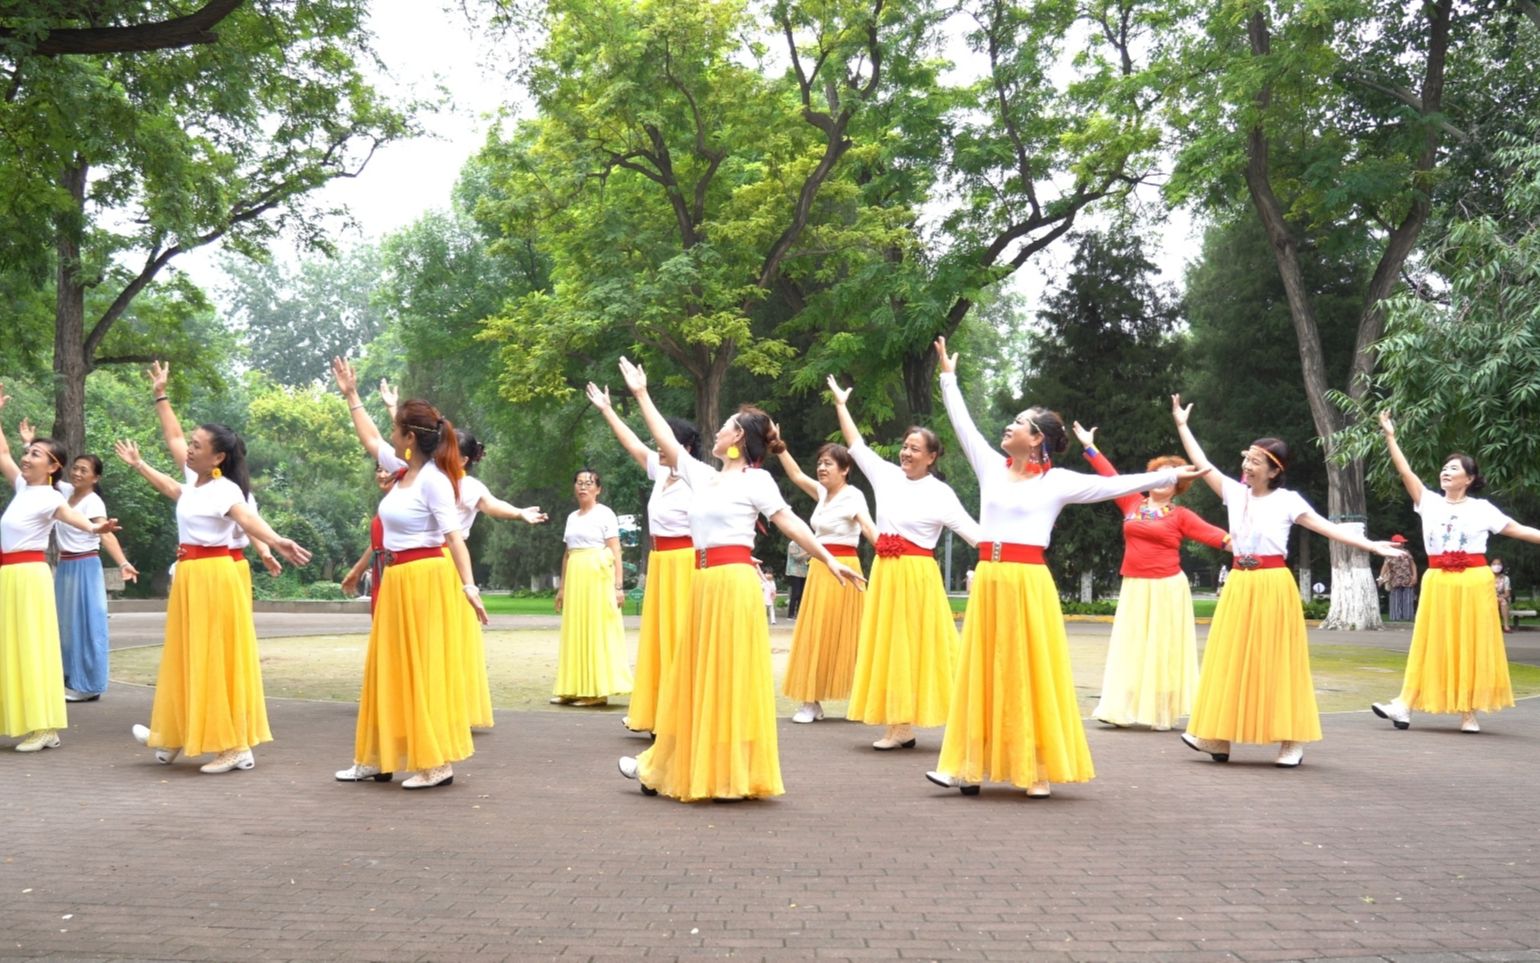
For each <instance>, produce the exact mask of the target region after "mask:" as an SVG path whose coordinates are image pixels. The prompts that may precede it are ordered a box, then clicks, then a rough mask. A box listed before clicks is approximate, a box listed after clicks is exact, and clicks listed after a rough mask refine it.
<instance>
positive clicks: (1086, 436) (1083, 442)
mask: <svg viewBox="0 0 1540 963" xmlns="http://www.w3.org/2000/svg"><path fill="white" fill-rule="evenodd" d="M1074 428H1075V440H1076V441H1078V442H1080V447H1081V448H1095V447H1096V429H1095V428H1085V427H1082V426H1081V424H1080V422H1078V421H1077V422H1075V425H1074Z"/></svg>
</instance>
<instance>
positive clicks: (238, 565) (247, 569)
mask: <svg viewBox="0 0 1540 963" xmlns="http://www.w3.org/2000/svg"><path fill="white" fill-rule="evenodd" d="M230 561H231V562H234V563H235V577H236V578H238V579H240V581H241V597H242V598H244V599H245V600H246V609H247V611H250V610H251V563H250V562H248V561H246V556H244V555H242V556H241V557H240V558H236V557H235V556H234V555H231V556H230ZM177 567H178V568H181V566H177Z"/></svg>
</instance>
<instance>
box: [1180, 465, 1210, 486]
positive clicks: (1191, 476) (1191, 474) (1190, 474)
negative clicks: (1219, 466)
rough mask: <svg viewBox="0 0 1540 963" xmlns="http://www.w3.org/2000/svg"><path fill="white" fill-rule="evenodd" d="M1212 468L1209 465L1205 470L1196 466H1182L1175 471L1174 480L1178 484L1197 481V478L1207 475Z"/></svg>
mask: <svg viewBox="0 0 1540 963" xmlns="http://www.w3.org/2000/svg"><path fill="white" fill-rule="evenodd" d="M1213 467H1214V466H1212V465H1209V466H1208V467H1206V468H1199V467H1198V466H1196V465H1183V466H1181V467H1180V468H1178V469H1177V470H1176V480H1177V481H1179V482H1184V481H1186V482H1191V481H1197V480H1198V479H1199V478H1202V477H1203V476H1204V475H1207V474H1208V473H1209V472H1210V471H1212V470H1213Z"/></svg>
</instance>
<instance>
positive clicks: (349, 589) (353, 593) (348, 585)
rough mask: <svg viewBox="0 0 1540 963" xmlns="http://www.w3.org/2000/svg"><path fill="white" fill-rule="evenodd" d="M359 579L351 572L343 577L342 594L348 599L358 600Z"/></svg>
mask: <svg viewBox="0 0 1540 963" xmlns="http://www.w3.org/2000/svg"><path fill="white" fill-rule="evenodd" d="M358 579H359V576H358V575H357V574H356V573H354V572H349V573H348V574H346V575H344V576H343V577H342V594H343V595H346V596H347V597H348V598H357V597H358Z"/></svg>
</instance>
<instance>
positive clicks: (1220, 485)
mask: <svg viewBox="0 0 1540 963" xmlns="http://www.w3.org/2000/svg"><path fill="white" fill-rule="evenodd" d="M1191 417H1192V405H1191V404H1188V405H1187V406H1186V407H1185V408H1184V407H1182V396H1181V395H1172V396H1171V420H1172V421H1174V422H1176V433H1177V435H1178V436H1180V437H1181V439H1182V448H1183V449H1185V450H1186V452H1187V460H1188V461H1190V462H1192V463H1193V466H1194V467H1196V468H1203V469H1207V470H1208V473H1207V474H1205V475H1204V476H1203V480H1204V481H1205V482H1207V483H1208V487H1209V488H1212V489H1213V490H1214V494H1216V495H1218V496H1219V497H1220V498H1221V499H1223V498H1224V497H1225V491H1224V488H1225V476H1224V475H1223V474H1221V473H1220V472H1219V471H1217V470H1215V469H1214V463H1213V462H1211V461H1209V460H1208V456H1207V455H1205V454H1204V453H1203V446H1202V445H1200V444H1198V439H1197V438H1196V437H1195V436H1194V435H1193V433H1192V429H1191V428H1189V427H1188V426H1187V420H1188V419H1189V418H1191Z"/></svg>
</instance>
